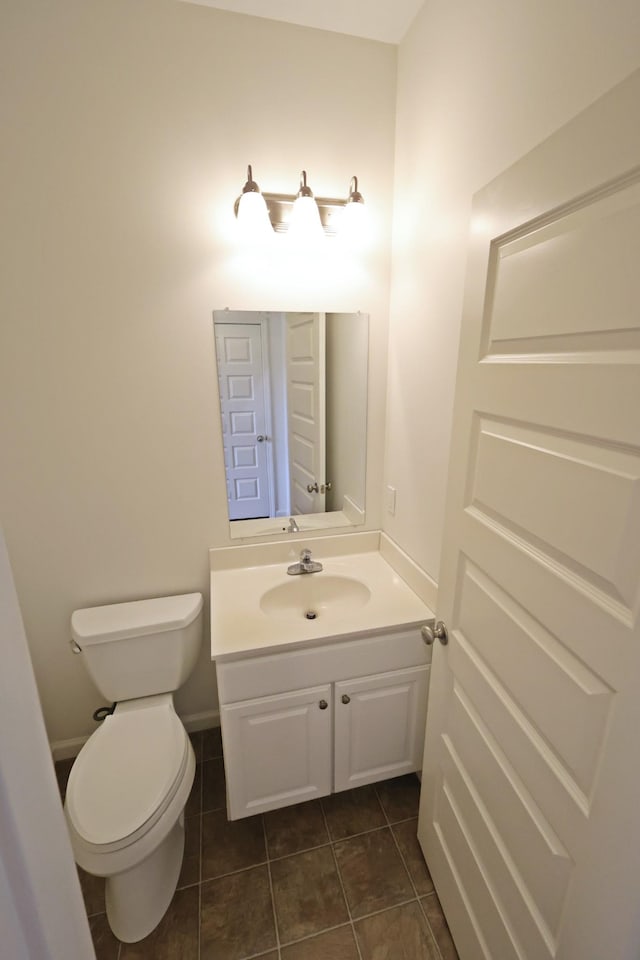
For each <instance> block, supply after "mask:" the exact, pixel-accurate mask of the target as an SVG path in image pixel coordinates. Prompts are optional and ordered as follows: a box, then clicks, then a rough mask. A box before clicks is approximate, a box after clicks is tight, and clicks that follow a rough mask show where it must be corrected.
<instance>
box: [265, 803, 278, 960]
mask: <svg viewBox="0 0 640 960" xmlns="http://www.w3.org/2000/svg"><path fill="white" fill-rule="evenodd" d="M260 817H261V819H262V835H263V837H264V851H265V855H266V858H267V876H268V877H269V892H270V894H271V910H272V912H273V926H274V928H275V932H276V952H277V954H278V960H280V958H281V956H282V954H281V952H280V931H279V930H278V915H277V913H276V898H275V896H274V894H273V879H272V877H271V861H270V860H269V841H268V840H267V825H266V823H265V819H264V814H262V813H261V814H260Z"/></svg>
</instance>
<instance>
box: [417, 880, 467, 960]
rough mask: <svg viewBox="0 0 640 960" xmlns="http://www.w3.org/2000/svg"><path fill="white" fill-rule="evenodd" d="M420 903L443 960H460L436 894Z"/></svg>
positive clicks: (424, 898) (423, 898)
mask: <svg viewBox="0 0 640 960" xmlns="http://www.w3.org/2000/svg"><path fill="white" fill-rule="evenodd" d="M420 903H421V904H422V906H423V908H424V912H425V913H426V915H427V919H428V920H429V926H430V927H431V929H432V931H433V935H434V937H435V938H436V943H437V944H438V947H439V948H440V953H441V954H442V960H458V951H457V950H456V948H455V944H454V942H453V939H452V937H451V933H450V932H449V927H448V924H447V921H446V919H445V915H444V913H443V912H442V907H441V906H440V901H439V900H438V897H437V896H436V894H435V893H432V894H431V895H430V896H428V897H422V899H421V900H420Z"/></svg>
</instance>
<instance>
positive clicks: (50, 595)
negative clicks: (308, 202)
mask: <svg viewBox="0 0 640 960" xmlns="http://www.w3.org/2000/svg"><path fill="white" fill-rule="evenodd" d="M1 16H2V24H1V29H0V36H1V38H2V39H1V40H0V62H2V65H3V83H2V89H1V92H0V111H1V112H0V118H1V119H0V122H1V124H2V131H3V133H2V135H3V141H4V144H3V161H2V163H3V168H2V171H1V177H2V181H3V189H4V190H6V189H7V188H8V191H7V196H6V199H5V201H4V207H3V211H2V236H3V241H2V248H1V249H0V264H1V268H0V269H2V271H3V279H2V283H1V284H0V298H1V313H0V316H1V342H0V450H1V451H2V469H1V470H0V520H1V521H2V524H3V525H4V527H5V532H6V537H7V543H8V547H9V552H10V556H11V560H12V564H13V569H14V573H15V579H16V586H17V590H18V595H19V599H20V604H21V607H22V613H23V616H24V621H25V626H26V632H27V636H28V639H29V644H30V648H31V652H32V657H33V661H34V666H35V671H36V676H37V680H38V684H39V689H40V694H41V698H42V703H43V709H44V713H45V717H46V721H47V727H48V733H49V736H50V738H51V739H52V740H53V741H60V740H65V739H68V738H74V737H79V736H82V735H83V734H86V733H88V732H90V731H91V730H92V729H93V722H92V720H91V718H90V715H91V712H92V710H93V709H94V708H95V707H96V706H97V705H98V704H99V703H100V702H101V697H100V695H99V694H98V693H97V692H96V691H95V690H94V688H93V686H92V685H91V683H90V682H89V680H88V679H87V677H86V676H85V674H84V671H83V667H82V665H81V662H80V659H81V658H79V657H73V656H72V655H71V654H70V652H69V647H68V646H67V640H68V635H69V626H68V625H69V616H70V613H71V611H72V610H73V609H74V608H76V607H78V606H84V605H91V604H96V603H107V602H112V601H117V600H124V599H129V598H134V597H143V596H152V595H157V594H164V593H174V592H181V591H186V590H202V591H203V592H205V593H206V591H207V585H208V576H207V567H208V557H207V550H208V548H209V547H210V546H220V545H224V544H225V543H226V542H227V540H228V528H227V519H226V505H225V494H224V477H223V464H222V456H221V448H220V447H219V444H218V441H219V434H218V431H219V426H218V422H219V421H218V408H217V402H218V401H217V392H216V384H215V374H214V361H213V328H212V311H213V310H214V309H215V308H223V307H225V306H229V307H231V308H236V309H241V308H244V309H271V310H278V309H302V310H305V309H306V310H309V309H324V310H334V311H338V310H346V311H352V310H358V309H360V310H363V311H365V312H367V313H369V314H370V317H371V331H372V352H371V366H370V377H371V382H372V384H373V392H372V399H371V403H372V412H373V415H374V416H375V415H377V418H378V422H380V420H381V419H382V418H383V415H384V403H385V400H384V397H385V375H386V342H387V304H388V282H389V262H388V238H389V236H390V216H391V188H392V170H393V124H394V104H395V65H396V50H395V48H394V47H391V46H388V45H382V44H377V43H374V42H371V41H364V40H356V39H353V38H348V37H344V36H341V35H338V34H325V33H322V32H319V31H313V30H308V29H306V28H300V27H293V26H287V25H284V24H277V23H272V22H270V21H267V20H261V19H253V18H248V17H242V16H237V15H234V14H227V13H222V12H220V11H216V10H212V9H208V8H206V7H198V6H192V5H190V4H183V3H177V2H175V0H56V3H50V2H47V0H9V2H8V3H5V4H3V9H2V14H1ZM7 148H8V149H7ZM248 162H251V163H253V165H254V173H255V176H256V179H258V181H259V182H260V183H261V185H262V186H263V188H264V189H268V190H272V191H282V192H291V191H292V190H294V189H295V185H296V183H297V179H298V175H299V171H300V169H301V168H302V167H303V166H305V167H306V168H307V169H308V171H309V179H310V184H311V186H312V187H313V189H314V190H315V191H316V193H317V194H319V195H325V196H327V195H328V196H335V195H338V196H340V195H344V194H346V190H347V186H348V183H349V179H350V177H351V176H352V175H353V174H354V173H357V174H358V176H359V179H360V183H361V187H362V191H363V193H364V194H365V195H366V198H367V201H368V208H369V212H370V216H371V236H372V238H373V243H372V245H371V247H370V249H369V250H368V252H367V253H365V254H364V255H362V256H358V257H357V258H356V259H354V260H353V261H351V260H350V258H349V256H348V255H346V256H345V255H344V254H343V255H342V256H341V257H340V258H339V259H338V258H337V257H336V256H335V255H334V254H333V253H330V254H329V255H328V257H327V259H326V260H325V261H323V262H318V263H314V264H311V265H310V264H309V263H308V262H306V261H305V260H303V259H300V260H298V261H296V260H294V258H293V256H287V255H286V254H284V253H283V252H282V248H281V247H278V252H277V254H276V255H275V256H274V257H273V258H272V260H271V261H270V262H269V264H268V267H267V269H265V267H264V264H263V263H262V262H261V261H260V260H259V259H256V258H255V257H253V258H252V257H250V256H247V255H245V254H244V253H243V251H242V250H239V249H238V248H237V247H236V246H235V243H234V239H233V237H234V235H233V228H234V219H233V213H232V204H233V200H234V198H235V196H237V194H238V193H239V192H240V188H241V186H242V183H243V181H244V174H245V171H246V164H247V163H248ZM279 239H281V238H279ZM382 452H383V441H382V437H381V435H380V431H378V435H375V436H374V437H373V438H372V440H371V442H370V449H369V456H370V465H372V466H373V467H375V468H376V469H374V470H373V471H370V473H371V474H372V477H373V480H372V483H371V484H370V488H369V490H368V504H367V506H368V507H370V515H369V522H370V523H371V524H373V525H376V524H379V513H378V506H379V472H380V469H381V463H382ZM178 704H179V707H180V710H181V712H182V713H183V714H194V713H198V712H201V711H206V710H209V709H212V708H213V707H215V692H214V672H213V669H212V668H211V665H210V664H208V663H207V656H206V651H203V657H202V661H201V664H200V665H199V667H198V668H197V671H196V674H195V675H194V677H193V678H192V679H191V680H190V681H189V683H188V685H187V687H185V689H184V690H183V691H182V693H181V694H180V695H179V698H178Z"/></svg>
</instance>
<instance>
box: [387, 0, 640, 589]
mask: <svg viewBox="0 0 640 960" xmlns="http://www.w3.org/2000/svg"><path fill="white" fill-rule="evenodd" d="M639 64H640V4H638V2H637V0H563V2H562V3H558V2H557V0H535V2H534V0H528V2H519V3H509V2H506V0H480V2H478V0H458V2H456V3H453V4H452V3H448V2H446V0H426V4H425V7H424V8H423V10H422V12H421V13H420V14H419V15H418V17H417V18H416V20H415V21H414V23H413V25H412V27H411V29H410V30H409V32H408V34H407V36H406V38H405V40H404V41H403V43H402V44H401V46H400V49H399V60H398V103H397V132H396V169H395V199H394V234H393V260H392V267H393V274H392V275H393V283H392V299H391V312H390V340H389V379H388V410H387V431H386V436H387V448H386V460H385V481H386V483H389V484H391V485H393V486H395V487H396V488H397V506H396V513H395V516H390V515H388V514H385V516H384V520H383V526H384V529H385V530H386V532H387V533H388V534H389V535H390V536H391V537H393V538H394V539H395V540H396V541H397V542H398V543H399V544H400V546H401V547H403V548H404V549H405V550H406V551H407V552H408V553H409V554H410V555H411V556H412V557H413V559H414V560H415V561H416V562H417V563H418V564H420V566H421V567H423V568H424V569H425V570H426V571H427V572H428V573H429V574H430V575H431V576H432V577H433V578H434V579H436V580H437V579H438V569H439V557H440V546H441V540H442V520H443V514H444V500H445V493H446V475H447V461H448V450H449V433H450V428H451V413H452V404H453V393H454V386H455V372H456V358H457V348H458V336H459V321H460V311H461V305H462V293H463V285H464V270H465V259H466V245H467V239H466V238H467V230H468V220H469V211H470V205H471V198H472V195H473V193H474V192H475V191H477V190H478V189H479V188H480V187H482V186H483V185H484V184H485V183H487V182H488V181H490V180H491V179H493V178H494V177H495V176H496V175H497V174H498V173H499V172H500V171H501V170H503V169H504V168H505V167H507V166H509V165H510V164H511V163H513V162H514V161H515V160H517V159H518V158H519V157H520V156H521V155H523V154H524V153H526V152H527V151H528V150H530V149H531V148H532V147H533V146H535V145H536V144H537V143H538V142H540V141H541V140H543V139H544V138H545V137H546V136H548V135H549V134H550V133H551V132H552V131H553V130H554V129H556V128H557V127H559V126H561V125H562V124H563V123H564V122H565V121H567V120H568V119H570V118H571V117H572V116H573V115H575V114H576V113H578V112H579V111H580V110H581V109H583V107H585V106H587V105H588V104H589V103H591V102H592V101H593V100H595V99H597V98H598V96H600V95H601V94H602V93H604V92H605V91H606V90H608V89H609V88H610V87H612V86H613V85H614V84H616V83H617V82H618V81H620V80H621V79H623V78H624V77H625V76H626V75H627V74H628V73H630V72H631V71H632V70H633V69H635V68H636V67H637V66H638V65H639Z"/></svg>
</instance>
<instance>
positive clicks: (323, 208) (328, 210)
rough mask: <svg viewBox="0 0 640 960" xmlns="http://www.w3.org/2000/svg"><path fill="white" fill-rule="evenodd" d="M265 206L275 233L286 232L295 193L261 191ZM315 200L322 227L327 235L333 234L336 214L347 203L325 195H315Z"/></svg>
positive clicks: (335, 228)
mask: <svg viewBox="0 0 640 960" xmlns="http://www.w3.org/2000/svg"><path fill="white" fill-rule="evenodd" d="M262 196H263V197H264V199H265V201H266V204H267V208H268V210H269V219H270V221H271V225H272V227H273V229H274V230H275V232H276V233H286V232H287V230H288V229H289V223H290V221H291V213H292V211H293V204H294V202H295V200H296V196H297V195H296V194H295V193H291V194H289V193H266V192H265V191H263V193H262ZM315 201H316V203H317V205H318V210H319V211H320V222H321V223H322V229H323V230H324V232H325V234H326V235H327V236H335V234H336V233H337V232H338V220H339V218H338V217H337V214H338V213H339V211H340V210H342V209H343V208H344V207H346V205H347V201H346V200H338V199H332V198H327V197H316V198H315Z"/></svg>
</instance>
